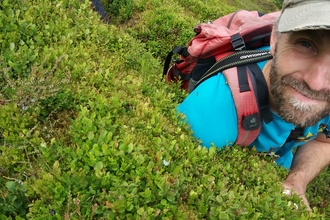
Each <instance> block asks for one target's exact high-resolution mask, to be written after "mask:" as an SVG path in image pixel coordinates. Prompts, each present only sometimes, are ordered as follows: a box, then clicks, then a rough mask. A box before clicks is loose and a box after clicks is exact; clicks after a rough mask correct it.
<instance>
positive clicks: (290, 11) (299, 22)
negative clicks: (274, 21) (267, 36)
mask: <svg viewBox="0 0 330 220" xmlns="http://www.w3.org/2000/svg"><path fill="white" fill-rule="evenodd" d="M319 29H320V30H330V1H329V2H326V1H324V2H322V3H310V4H302V5H299V6H294V7H292V8H286V9H285V10H284V11H283V12H282V14H281V17H280V20H279V23H278V31H279V32H289V31H301V30H319Z"/></svg>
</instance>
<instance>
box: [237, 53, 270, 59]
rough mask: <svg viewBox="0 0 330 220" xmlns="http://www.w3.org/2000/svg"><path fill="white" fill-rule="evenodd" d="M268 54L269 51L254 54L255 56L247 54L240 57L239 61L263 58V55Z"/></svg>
mask: <svg viewBox="0 0 330 220" xmlns="http://www.w3.org/2000/svg"><path fill="white" fill-rule="evenodd" d="M269 54H270V51H267V52H262V53H256V54H248V55H244V56H241V57H240V59H241V60H245V59H251V58H256V57H261V56H265V55H269Z"/></svg>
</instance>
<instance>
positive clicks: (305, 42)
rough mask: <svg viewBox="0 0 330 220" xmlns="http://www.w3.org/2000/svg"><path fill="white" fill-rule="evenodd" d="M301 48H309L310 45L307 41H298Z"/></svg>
mask: <svg viewBox="0 0 330 220" xmlns="http://www.w3.org/2000/svg"><path fill="white" fill-rule="evenodd" d="M300 44H301V46H303V47H306V48H311V47H312V45H311V44H310V43H309V42H308V41H300Z"/></svg>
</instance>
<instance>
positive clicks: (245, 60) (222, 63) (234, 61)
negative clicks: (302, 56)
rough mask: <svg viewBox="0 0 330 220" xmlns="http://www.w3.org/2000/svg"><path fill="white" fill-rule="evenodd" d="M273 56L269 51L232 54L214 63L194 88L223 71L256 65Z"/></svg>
mask: <svg viewBox="0 0 330 220" xmlns="http://www.w3.org/2000/svg"><path fill="white" fill-rule="evenodd" d="M272 58H273V56H272V55H271V54H270V51H269V50H242V51H237V52H235V53H232V54H231V55H228V56H226V57H224V58H223V59H221V60H219V61H218V62H216V63H215V64H214V65H213V66H212V67H211V68H210V69H209V70H208V71H207V72H206V73H205V74H204V75H203V76H202V78H201V79H200V80H199V81H198V82H197V83H196V85H195V88H196V87H197V86H198V85H199V84H201V83H202V82H203V81H205V80H207V79H208V78H210V77H212V76H215V75H217V74H218V73H219V72H222V71H223V70H225V69H228V68H231V67H235V66H242V65H246V64H249V63H257V62H259V61H263V60H269V59H272Z"/></svg>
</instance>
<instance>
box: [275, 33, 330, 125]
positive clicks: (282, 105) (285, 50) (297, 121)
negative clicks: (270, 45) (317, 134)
mask: <svg viewBox="0 0 330 220" xmlns="http://www.w3.org/2000/svg"><path fill="white" fill-rule="evenodd" d="M269 79H270V91H271V95H272V100H273V105H274V106H273V107H274V108H275V109H274V110H275V111H277V112H278V114H279V115H280V116H281V117H282V118H283V119H284V120H285V121H287V122H290V123H292V124H294V125H296V126H298V127H308V126H311V125H314V124H316V123H317V122H318V121H319V120H320V119H322V118H324V117H325V116H327V115H329V114H330V32H328V31H301V32H293V33H288V34H281V35H279V36H278V37H277V41H276V46H275V51H274V59H273V63H272V65H271V68H270V73H269Z"/></svg>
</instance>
